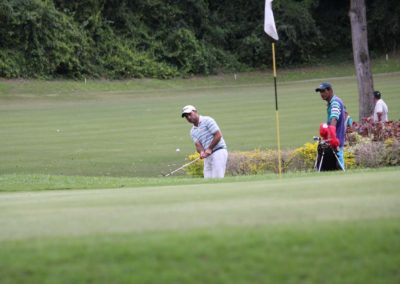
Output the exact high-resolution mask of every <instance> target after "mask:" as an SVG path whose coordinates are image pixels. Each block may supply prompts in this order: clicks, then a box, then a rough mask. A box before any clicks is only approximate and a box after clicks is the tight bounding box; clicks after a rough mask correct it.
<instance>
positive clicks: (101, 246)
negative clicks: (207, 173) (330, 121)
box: [0, 168, 400, 284]
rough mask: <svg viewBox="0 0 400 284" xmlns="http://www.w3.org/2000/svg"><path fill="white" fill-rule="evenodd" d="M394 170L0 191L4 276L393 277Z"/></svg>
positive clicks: (397, 196) (397, 250) (173, 279)
mask: <svg viewBox="0 0 400 284" xmlns="http://www.w3.org/2000/svg"><path fill="white" fill-rule="evenodd" d="M399 182H400V178H399V175H398V169H395V168H393V169H385V170H375V171H367V172H362V171H359V172H354V173H335V174H333V173H330V174H315V173H314V174H308V175H305V176H298V177H295V176H293V177H289V178H287V177H285V178H283V179H279V178H276V179H265V180H262V179H261V180H260V179H259V180H257V179H255V180H254V181H251V180H246V178H244V180H237V181H235V182H229V181H227V182H222V183H204V184H192V185H180V186H178V185H175V186H173V185H171V186H149V187H141V188H125V189H110V190H106V189H104V190H64V191H42V192H19V193H2V194H0V211H1V214H0V226H1V228H2V229H1V230H0V247H1V250H0V259H1V262H0V275H1V277H2V278H1V279H2V281H1V283H13V284H14V283H24V284H25V283H55V282H56V283H321V282H322V283H340V284H343V283H352V284H354V283H363V284H365V283H374V284H375V283H385V284H387V283H393V284H394V283H399V281H400V270H399V265H398V264H399V263H400V191H399V190H398V183H399Z"/></svg>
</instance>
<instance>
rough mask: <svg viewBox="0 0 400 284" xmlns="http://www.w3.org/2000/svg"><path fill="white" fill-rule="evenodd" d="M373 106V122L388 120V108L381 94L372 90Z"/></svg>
mask: <svg viewBox="0 0 400 284" xmlns="http://www.w3.org/2000/svg"><path fill="white" fill-rule="evenodd" d="M373 94H374V100H375V108H374V114H373V119H374V122H375V123H377V122H386V121H388V120H389V118H388V113H389V109H388V106H387V105H386V103H385V102H384V101H383V100H382V98H381V97H382V94H381V92H379V91H374V93H373Z"/></svg>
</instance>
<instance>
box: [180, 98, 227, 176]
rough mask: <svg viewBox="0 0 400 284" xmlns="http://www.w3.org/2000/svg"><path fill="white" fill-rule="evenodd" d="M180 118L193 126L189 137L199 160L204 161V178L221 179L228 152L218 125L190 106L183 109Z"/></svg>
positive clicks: (223, 174)
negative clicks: (183, 118) (198, 155)
mask: <svg viewBox="0 0 400 284" xmlns="http://www.w3.org/2000/svg"><path fill="white" fill-rule="evenodd" d="M182 117H185V118H186V120H187V121H188V122H189V123H191V124H193V126H192V129H191V130H190V135H191V137H192V140H193V142H194V144H195V146H196V150H197V152H198V153H199V154H200V158H201V159H204V178H223V177H224V176H225V170H226V164H227V160H228V151H227V147H226V143H225V141H224V138H223V137H222V132H221V130H220V129H219V127H218V124H217V123H216V122H215V120H214V119H213V118H211V117H209V116H202V115H199V113H198V112H197V109H196V108H195V107H194V106H192V105H187V106H185V107H183V109H182Z"/></svg>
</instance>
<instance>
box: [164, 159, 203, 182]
mask: <svg viewBox="0 0 400 284" xmlns="http://www.w3.org/2000/svg"><path fill="white" fill-rule="evenodd" d="M198 160H200V157H198V158H196V159H194V160H193V161H190V162H189V163H187V164H184V165H183V166H181V167H180V168H177V169H176V170H174V171H172V172H170V173H168V174H165V175H164V174H163V176H165V177H168V176H170V175H173V174H174V173H176V172H177V171H180V170H182V169H183V168H186V167H187V166H190V165H191V164H193V163H195V162H197V161H198Z"/></svg>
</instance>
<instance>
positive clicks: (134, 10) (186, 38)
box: [0, 0, 400, 79]
mask: <svg viewBox="0 0 400 284" xmlns="http://www.w3.org/2000/svg"><path fill="white" fill-rule="evenodd" d="M366 2H367V19H368V31H369V33H368V37H369V42H370V49H371V51H372V52H373V53H377V54H379V53H387V52H395V51H397V49H398V44H399V41H400V18H399V17H398V15H399V14H400V2H399V1H396V0H379V1H378V0H367V1H366ZM273 9H274V14H275V20H276V26H277V29H278V33H279V37H280V41H279V42H278V47H279V52H278V54H277V60H278V64H279V65H280V66H292V65H298V64H309V63H313V62H316V61H318V60H319V59H320V58H322V57H323V56H327V55H329V54H332V53H337V52H340V51H346V52H349V58H351V32H350V21H349V18H348V10H349V2H348V1H330V0H275V1H274V2H273ZM263 13H264V1H261V0H260V1H247V0H229V1H228V0H213V1H210V0H180V1H176V0H68V1H67V0H2V1H1V2H0V23H1V25H0V77H4V78H18V77H25V78H35V77H40V78H53V77H65V78H79V77H83V76H85V77H105V78H111V79H122V78H141V77H149V78H171V77H175V76H185V75H189V74H203V75H207V74H214V73H217V72H220V71H223V72H229V71H241V70H251V69H255V68H263V67H266V66H267V65H269V64H270V62H271V50H270V49H271V44H270V39H269V38H268V37H267V36H266V35H265V33H264V31H263V17H264V14H263Z"/></svg>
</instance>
